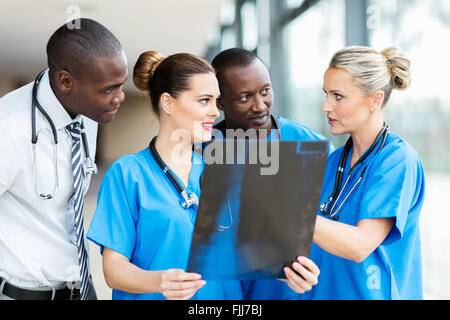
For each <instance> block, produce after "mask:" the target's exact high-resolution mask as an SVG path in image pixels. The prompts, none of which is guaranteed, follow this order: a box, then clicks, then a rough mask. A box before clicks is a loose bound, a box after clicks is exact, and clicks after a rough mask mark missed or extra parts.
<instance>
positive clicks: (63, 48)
mask: <svg viewBox="0 0 450 320" xmlns="http://www.w3.org/2000/svg"><path fill="white" fill-rule="evenodd" d="M121 52H122V45H121V44H120V42H119V40H118V39H117V38H116V37H115V36H114V35H113V34H112V33H111V31H109V30H108V29H107V28H106V27H105V26H103V25H102V24H100V23H99V22H97V21H95V20H92V19H87V18H80V19H77V20H73V21H71V22H69V23H66V24H64V25H62V26H61V27H59V28H58V30H56V31H55V32H54V33H53V35H52V36H51V37H50V39H49V40H48V43H47V62H48V67H49V68H50V71H59V70H66V71H69V72H70V73H72V74H75V75H77V74H82V73H83V72H84V71H85V70H86V69H88V68H89V67H91V66H92V65H93V64H94V63H95V61H96V59H98V58H99V57H112V56H116V55H118V54H120V53H121Z"/></svg>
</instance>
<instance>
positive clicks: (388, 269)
mask: <svg viewBox="0 0 450 320" xmlns="http://www.w3.org/2000/svg"><path fill="white" fill-rule="evenodd" d="M409 67H410V61H409V60H408V59H407V58H406V57H405V55H404V53H403V52H402V51H401V50H400V49H397V48H388V49H385V50H383V51H382V52H377V51H375V50H373V49H371V48H368V47H349V48H345V49H343V50H341V51H339V52H337V53H336V54H335V55H334V57H333V58H332V60H331V63H330V65H329V68H328V69H327V70H326V72H325V75H324V84H323V90H324V91H325V94H326V99H325V102H324V104H323V106H322V110H323V111H324V112H325V113H326V116H327V119H328V123H329V125H330V131H331V133H332V134H334V135H341V134H349V135H350V138H349V140H348V141H347V143H346V145H345V146H344V147H341V148H339V149H337V150H336V151H335V152H334V153H332V154H331V155H330V157H329V159H328V163H327V169H326V172H325V178H324V185H323V190H322V197H321V202H320V203H321V207H320V210H319V215H318V217H317V220H316V227H315V231H314V237H313V241H314V243H315V244H313V247H312V249H311V259H312V260H313V261H314V262H315V263H316V264H317V265H318V266H319V268H320V271H321V273H320V276H319V283H318V285H317V286H315V287H313V288H312V290H311V291H309V292H306V293H305V294H303V295H302V298H303V299H422V262H421V246H420V233H419V215H420V211H421V209H422V204H423V200H424V190H425V179H424V171H423V167H422V162H421V160H420V158H419V156H418V155H417V153H416V151H415V150H414V149H413V148H412V147H411V145H409V144H408V143H407V142H406V141H405V140H403V139H402V138H401V137H400V136H398V135H397V134H395V133H393V132H389V129H388V126H387V125H386V123H385V122H384V119H383V112H382V111H383V107H385V105H386V103H387V102H388V100H389V97H390V95H391V92H392V90H393V89H399V90H403V89H406V88H407V87H408V86H409V84H410V71H409ZM338 167H340V168H342V169H338ZM338 172H342V173H341V174H339V173H338Z"/></svg>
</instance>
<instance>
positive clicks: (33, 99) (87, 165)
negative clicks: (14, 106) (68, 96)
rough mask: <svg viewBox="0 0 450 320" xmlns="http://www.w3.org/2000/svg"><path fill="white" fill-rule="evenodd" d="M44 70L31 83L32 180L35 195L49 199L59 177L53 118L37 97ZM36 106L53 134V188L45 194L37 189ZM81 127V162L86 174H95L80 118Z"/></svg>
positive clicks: (56, 135)
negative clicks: (82, 147)
mask: <svg viewBox="0 0 450 320" xmlns="http://www.w3.org/2000/svg"><path fill="white" fill-rule="evenodd" d="M45 72H46V70H43V71H41V72H40V73H39V74H38V76H37V77H36V80H35V81H34V84H33V91H32V97H31V144H32V146H33V180H34V192H35V193H36V195H37V196H38V197H39V198H40V199H42V200H50V199H53V198H54V197H55V196H56V193H57V192H58V188H59V179H58V134H57V132H56V127H55V124H54V123H53V120H52V119H51V117H50V116H49V115H48V113H47V112H46V111H45V109H44V108H43V107H42V106H41V104H40V103H39V101H38V99H37V91H38V87H39V84H40V82H41V79H42V77H43V76H44V74H45ZM36 108H37V109H38V110H39V111H40V112H41V113H42V115H43V116H44V117H45V119H46V120H47V122H48V123H49V125H50V128H51V131H52V134H53V162H54V166H53V168H54V181H53V190H52V192H51V193H48V194H45V193H40V192H39V191H38V186H37V170H38V168H37V156H36V145H37V142H38V133H37V131H36ZM80 129H81V138H82V141H83V146H84V151H85V160H84V162H83V169H84V174H85V175H86V176H87V175H89V174H97V166H96V164H95V162H94V161H93V160H92V158H91V156H90V153H89V146H88V142H87V136H86V130H85V128H84V122H83V120H81V124H80Z"/></svg>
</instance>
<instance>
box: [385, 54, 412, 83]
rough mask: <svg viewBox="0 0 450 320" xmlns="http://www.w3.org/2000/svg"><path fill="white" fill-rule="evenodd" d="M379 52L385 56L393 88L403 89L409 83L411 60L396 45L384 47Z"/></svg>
mask: <svg viewBox="0 0 450 320" xmlns="http://www.w3.org/2000/svg"><path fill="white" fill-rule="evenodd" d="M381 54H382V55H383V56H384V57H385V58H386V62H387V65H388V67H389V69H390V72H391V77H392V84H393V87H394V89H398V90H404V89H406V88H408V87H409V85H410V84H411V73H410V70H409V69H410V66H411V61H410V60H409V59H408V58H407V57H406V55H405V54H404V53H403V51H402V50H400V49H399V48H396V47H389V48H386V49H384V50H383V51H382V52H381Z"/></svg>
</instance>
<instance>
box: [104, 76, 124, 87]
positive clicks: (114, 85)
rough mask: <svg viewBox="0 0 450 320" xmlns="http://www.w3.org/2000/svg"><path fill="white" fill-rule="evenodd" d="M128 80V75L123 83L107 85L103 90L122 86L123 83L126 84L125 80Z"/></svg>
mask: <svg viewBox="0 0 450 320" xmlns="http://www.w3.org/2000/svg"><path fill="white" fill-rule="evenodd" d="M127 80H128V77H127V78H126V79H125V81H123V82H121V83H115V84H111V85H109V86H106V87H105V88H104V89H103V90H109V89H114V88H117V87H120V86H121V85H124V84H125V82H127Z"/></svg>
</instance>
